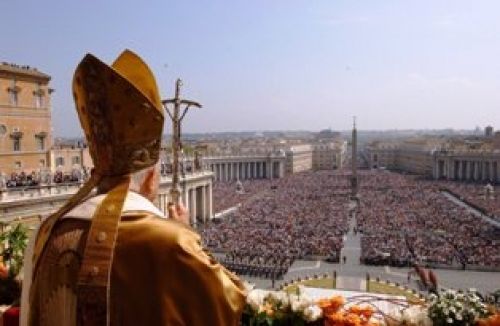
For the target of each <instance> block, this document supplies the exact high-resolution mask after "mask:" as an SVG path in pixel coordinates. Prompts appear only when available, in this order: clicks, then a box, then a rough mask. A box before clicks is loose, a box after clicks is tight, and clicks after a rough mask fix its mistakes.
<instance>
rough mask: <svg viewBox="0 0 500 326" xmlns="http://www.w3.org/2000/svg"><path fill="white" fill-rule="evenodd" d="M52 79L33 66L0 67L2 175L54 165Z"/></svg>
mask: <svg viewBox="0 0 500 326" xmlns="http://www.w3.org/2000/svg"><path fill="white" fill-rule="evenodd" d="M49 82H50V76H49V75H46V74H44V73H42V72H40V71H38V70H36V69H34V68H31V67H29V66H18V65H14V64H8V63H1V64H0V172H1V173H4V174H7V175H8V174H12V173H20V172H22V171H25V172H26V171H28V172H29V171H38V170H40V169H46V168H48V167H49V166H50V155H49V152H50V149H51V147H52V124H51V109H50V105H51V103H50V96H51V93H52V91H53V90H52V89H51V88H50V87H49Z"/></svg>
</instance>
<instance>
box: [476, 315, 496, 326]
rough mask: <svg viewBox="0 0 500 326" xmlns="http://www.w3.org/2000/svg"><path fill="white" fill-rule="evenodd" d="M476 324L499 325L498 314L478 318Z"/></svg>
mask: <svg viewBox="0 0 500 326" xmlns="http://www.w3.org/2000/svg"><path fill="white" fill-rule="evenodd" d="M477 325H478V326H500V314H494V315H491V316H489V317H488V318H485V319H479V320H478V322H477Z"/></svg>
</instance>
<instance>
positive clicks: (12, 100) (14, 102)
mask: <svg viewBox="0 0 500 326" xmlns="http://www.w3.org/2000/svg"><path fill="white" fill-rule="evenodd" d="M9 95H10V105H12V106H17V100H18V98H17V91H16V90H10V91H9Z"/></svg>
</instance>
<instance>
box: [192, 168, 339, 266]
mask: <svg viewBox="0 0 500 326" xmlns="http://www.w3.org/2000/svg"><path fill="white" fill-rule="evenodd" d="M344 179H345V178H343V177H339V175H337V174H335V172H333V171H325V172H306V173H299V174H294V175H291V176H288V177H286V178H282V179H275V180H272V181H269V180H261V181H247V182H246V185H245V183H243V188H244V189H245V190H244V191H247V190H246V189H247V188H249V184H252V183H254V182H257V183H259V185H258V186H256V188H258V187H263V188H264V189H263V188H259V189H260V191H256V192H255V193H254V195H253V196H247V197H246V198H247V199H246V200H244V201H242V202H240V203H241V206H240V207H239V209H238V210H237V211H235V212H234V213H232V214H231V215H229V216H227V217H225V218H224V219H223V220H221V221H218V222H212V223H210V224H208V225H205V227H204V228H203V229H202V230H201V233H202V237H203V239H204V242H205V245H206V246H207V247H209V248H210V249H212V250H214V251H219V252H225V253H226V260H227V261H228V262H230V263H231V264H233V263H234V264H236V266H238V267H237V268H238V269H239V270H242V271H247V270H252V268H253V269H255V268H256V267H257V266H261V267H264V269H262V268H261V269H260V270H268V269H269V268H271V270H274V269H275V270H279V271H280V274H281V272H283V271H286V270H287V269H288V268H289V267H290V265H291V264H292V263H293V261H294V260H295V259H300V258H307V257H321V258H324V259H328V260H331V261H338V260H339V258H340V250H341V248H342V237H343V235H344V234H345V233H346V232H347V231H348V223H347V221H348V214H349V212H348V210H349V208H348V205H349V201H348V194H349V190H348V188H347V183H345V184H344ZM341 182H342V184H341ZM229 187H233V189H234V190H233V191H235V192H236V191H237V190H236V189H235V185H234V184H232V185H229ZM250 188H251V186H250ZM216 189H217V188H216ZM216 191H217V190H216ZM218 196H220V194H219V195H216V196H215V197H214V201H216V200H217V198H220V197H218ZM231 196H232V195H231ZM215 204H216V203H215ZM216 205H217V204H216ZM266 268H267V269H266Z"/></svg>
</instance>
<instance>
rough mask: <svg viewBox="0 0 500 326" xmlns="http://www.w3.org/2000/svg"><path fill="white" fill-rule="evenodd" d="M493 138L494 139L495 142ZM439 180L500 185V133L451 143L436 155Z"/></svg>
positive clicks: (434, 159) (434, 162)
mask: <svg viewBox="0 0 500 326" xmlns="http://www.w3.org/2000/svg"><path fill="white" fill-rule="evenodd" d="M492 138H493V139H492ZM432 175H433V177H434V178H435V179H447V180H459V181H473V182H492V183H500V132H496V133H495V134H494V136H493V137H492V136H491V135H488V134H486V135H485V138H484V139H477V140H468V141H467V140H466V141H463V142H450V143H449V144H447V146H446V147H444V148H442V149H440V150H439V151H436V152H435V153H434V155H433V171H432Z"/></svg>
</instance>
